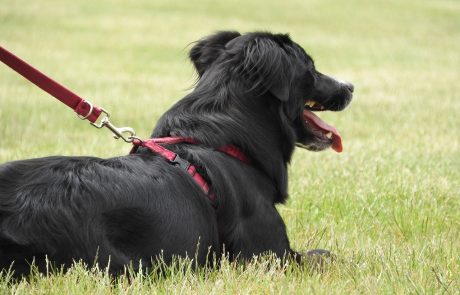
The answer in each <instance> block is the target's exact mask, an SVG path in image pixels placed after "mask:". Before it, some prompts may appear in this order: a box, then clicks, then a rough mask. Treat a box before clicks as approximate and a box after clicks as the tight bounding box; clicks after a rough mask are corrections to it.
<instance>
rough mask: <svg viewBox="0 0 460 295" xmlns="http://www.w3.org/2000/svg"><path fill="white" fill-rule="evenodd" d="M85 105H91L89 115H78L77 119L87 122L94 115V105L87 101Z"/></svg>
mask: <svg viewBox="0 0 460 295" xmlns="http://www.w3.org/2000/svg"><path fill="white" fill-rule="evenodd" d="M85 103H87V104H88V105H89V111H88V113H87V114H86V115H85V116H82V115H80V114H77V117H78V118H80V119H82V120H86V119H87V118H88V117H89V116H91V114H92V113H93V109H94V106H93V104H92V103H90V102H89V101H86V100H85Z"/></svg>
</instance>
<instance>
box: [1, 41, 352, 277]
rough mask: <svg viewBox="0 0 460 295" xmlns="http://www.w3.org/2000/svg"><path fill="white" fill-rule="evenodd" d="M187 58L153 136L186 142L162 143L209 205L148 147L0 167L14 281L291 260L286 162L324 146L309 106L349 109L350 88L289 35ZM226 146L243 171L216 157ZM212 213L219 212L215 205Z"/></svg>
mask: <svg viewBox="0 0 460 295" xmlns="http://www.w3.org/2000/svg"><path fill="white" fill-rule="evenodd" d="M190 58H191V60H192V62H193V63H194V65H195V67H196V69H197V72H198V74H199V80H198V82H197V84H196V87H195V89H194V90H193V91H192V92H191V93H190V94H189V95H187V96H186V97H185V98H183V99H182V100H180V101H179V102H178V103H176V104H175V105H174V106H173V107H172V108H171V109H170V110H169V111H167V112H166V113H165V114H164V115H163V116H162V117H161V119H160V120H159V122H158V123H157V126H156V128H155V129H154V131H153V134H152V137H164V136H184V137H193V138H194V139H196V140H197V141H198V142H200V143H201V144H199V145H190V144H176V145H171V146H167V147H168V148H169V149H171V150H173V151H175V152H177V153H178V154H179V155H180V156H181V157H183V158H185V159H187V160H188V161H190V162H191V163H193V164H194V165H195V166H197V167H198V169H199V172H200V173H201V175H203V176H204V177H205V179H206V180H207V181H208V183H209V184H210V185H211V188H212V190H213V192H214V193H215V194H216V195H217V201H216V203H215V204H211V201H210V200H209V199H208V198H207V196H206V195H205V194H204V193H203V191H202V190H201V189H200V187H199V186H197V185H196V184H195V183H194V181H193V180H192V179H191V177H190V176H189V175H188V174H187V173H186V172H184V171H183V170H181V169H180V168H178V167H176V166H173V165H171V164H170V163H168V162H167V161H166V160H164V159H163V158H162V157H160V156H157V155H154V154H152V153H150V152H149V151H147V150H145V149H139V150H138V152H137V153H136V154H132V155H127V156H122V157H116V158H110V159H100V158H95V157H48V158H40V159H32V160H23V161H16V162H10V163H6V164H3V165H1V166H0V267H1V268H9V267H10V265H11V264H12V263H13V262H14V264H13V269H14V270H15V271H16V274H17V275H20V274H25V273H27V272H28V270H29V263H30V262H31V261H32V260H33V259H35V262H36V263H37V264H38V265H39V266H40V265H41V263H43V261H44V257H45V256H47V257H48V258H49V259H50V261H52V262H53V263H54V264H56V265H58V266H59V265H64V266H69V265H70V264H71V263H72V261H73V260H79V259H82V260H83V261H85V262H87V263H89V264H91V263H93V261H95V258H96V260H97V262H99V263H100V264H101V265H103V266H104V265H107V264H108V263H109V260H110V270H111V271H112V272H114V273H116V272H119V271H120V270H122V269H123V267H124V266H125V265H127V264H130V263H133V264H134V266H135V267H136V266H137V263H138V262H139V261H140V260H142V265H143V266H145V267H148V266H149V265H150V263H151V262H152V258H153V259H155V258H157V257H158V256H159V255H162V258H163V260H165V261H166V262H170V261H171V260H172V258H173V257H174V256H176V255H177V256H182V257H184V256H188V257H191V258H195V259H196V260H197V262H198V263H199V264H201V265H202V264H204V263H205V262H206V260H207V259H211V258H212V257H211V256H212V255H208V254H216V256H217V257H218V256H220V255H221V254H222V251H223V249H225V251H226V252H227V254H229V256H230V258H232V259H233V258H235V257H236V256H239V257H241V258H251V257H252V256H253V255H258V254H261V253H266V252H272V253H275V254H276V255H278V256H283V255H286V254H292V253H294V252H293V251H292V250H291V248H290V246H289V240H288V237H287V235H286V230H285V225H284V223H283V221H282V219H281V217H280V215H279V214H278V212H277V210H276V208H275V204H277V203H282V202H284V201H285V200H286V198H287V195H288V193H287V189H288V188H287V184H288V182H287V178H288V175H287V164H288V163H289V160H290V158H291V155H292V153H293V150H294V147H295V144H296V143H300V144H303V145H304V146H309V147H311V148H312V149H313V150H318V149H324V148H325V147H328V146H329V145H330V143H329V145H328V144H327V143H324V139H319V138H318V137H317V136H316V135H315V133H314V132H312V131H311V130H310V128H309V127H308V126H307V125H306V124H305V123H304V119H303V117H302V112H303V108H304V103H305V101H306V99H308V98H312V97H313V96H314V97H315V98H316V100H317V101H318V102H320V103H322V104H323V105H325V106H326V107H328V108H329V109H331V110H341V109H343V108H344V107H345V106H346V105H347V104H348V103H349V102H350V100H351V91H352V89H350V87H351V86H350V84H344V83H340V82H337V81H335V80H333V79H332V78H329V77H327V76H324V75H322V74H320V73H318V72H317V71H316V70H315V68H314V64H313V61H312V59H311V58H310V57H309V56H308V55H307V54H306V53H305V52H304V50H303V49H302V48H301V47H299V46H298V45H297V44H296V43H294V42H292V41H291V39H290V38H289V36H287V35H275V34H270V33H264V32H256V33H249V34H245V35H240V34H239V33H237V32H219V33H216V34H214V35H212V36H210V37H207V38H205V39H202V40H200V41H198V42H197V43H196V44H195V45H194V46H193V48H192V49H191V52H190ZM228 144H233V145H236V146H238V147H239V148H240V149H242V150H243V151H244V152H245V153H246V154H247V156H249V158H250V159H251V161H252V164H251V165H247V164H244V163H243V162H241V161H239V160H237V159H235V158H232V157H230V156H228V155H226V154H224V153H222V152H219V151H218V150H217V148H219V147H221V146H224V145H228ZM214 206H215V208H214Z"/></svg>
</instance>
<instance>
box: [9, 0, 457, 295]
mask: <svg viewBox="0 0 460 295" xmlns="http://www.w3.org/2000/svg"><path fill="white" fill-rule="evenodd" d="M459 28H460V3H459V2H458V1H455V0H439V1H428V0H422V1H415V0H406V1H400V0H388V1H363V0H350V1H346V2H343V1H333V0H326V1H317V0H309V1H300V0H297V1H296V0H287V1H261V0H256V1H250V2H249V1H242V0H239V1H210V0H200V1H166V0H155V1H147V0H144V1H132V2H130V1H122V0H115V1H108V0H102V1H90V0H78V1H72V2H68V1H58V0H43V1H26V0H4V1H3V2H2V5H1V9H0V44H2V45H3V46H5V47H6V48H8V49H10V50H12V51H14V52H15V53H17V54H18V55H19V56H21V57H23V58H24V59H26V60H27V61H29V62H31V63H32V64H33V65H35V66H37V67H38V68H40V69H41V70H43V71H44V72H46V73H48V74H49V75H51V76H52V77H54V78H56V79H57V80H59V81H61V82H62V83H63V84H65V85H67V86H69V87H70V88H71V89H73V90H75V91H76V92H77V93H79V94H81V95H83V96H85V97H88V98H90V100H92V101H93V102H94V103H96V104H98V105H102V106H104V107H105V108H106V109H108V110H110V111H111V112H112V114H113V120H114V122H115V124H118V125H130V126H132V127H134V128H135V129H136V130H137V131H138V133H139V135H140V136H142V137H145V136H147V135H148V134H149V133H150V131H151V129H152V128H153V126H154V124H155V122H156V120H157V119H158V117H159V116H160V115H161V114H162V113H163V112H164V111H165V110H166V109H167V108H168V107H169V106H171V105H172V103H174V102H175V101H176V100H178V99H180V98H181V97H182V96H184V95H185V94H186V93H187V92H188V91H189V89H190V86H191V85H192V84H193V81H194V78H195V76H194V73H193V69H192V67H191V65H190V63H189V62H188V61H187V59H186V54H187V49H188V47H187V45H188V44H189V43H190V42H192V41H194V40H197V39H199V38H201V37H202V36H204V35H207V34H209V33H211V32H213V31H216V30H222V29H236V30H240V31H251V30H255V29H262V30H270V31H275V32H289V33H290V34H291V36H292V38H293V39H294V40H296V41H297V42H298V43H299V44H301V45H302V46H303V47H304V48H306V50H307V51H308V52H309V53H311V54H312V55H313V56H314V57H315V60H316V64H317V66H318V68H319V69H320V70H322V71H323V72H325V73H329V74H333V75H336V76H340V77H343V78H345V79H347V80H350V81H352V82H353V83H354V84H355V87H356V94H355V99H354V102H353V103H352V105H351V106H350V108H349V109H348V110H346V111H345V112H343V113H328V114H324V115H322V117H324V118H326V120H327V121H329V122H331V123H333V124H334V125H335V126H337V127H338V129H339V130H340V131H341V133H342V136H343V139H344V148H345V151H344V152H343V153H342V154H336V153H333V152H331V151H326V152H322V153H311V152H306V151H302V150H298V151H296V153H295V157H294V159H293V161H292V165H291V167H290V195H291V197H290V199H289V202H288V203H287V204H286V205H283V206H279V207H278V209H279V210H280V212H281V213H282V215H283V217H284V220H285V221H286V225H287V228H288V232H289V236H290V239H291V242H292V245H293V247H294V248H295V249H311V248H316V247H320V248H327V249H331V250H332V251H334V253H336V254H337V256H338V259H337V261H336V262H335V263H333V264H332V265H330V267H329V268H328V269H327V270H326V271H325V272H324V273H322V274H318V273H308V272H307V271H305V270H302V269H299V268H296V267H295V266H285V267H281V268H279V267H275V265H274V264H273V263H272V264H270V263H268V262H270V258H260V259H259V260H258V261H256V262H254V263H252V264H250V265H247V266H246V267H242V266H240V265H234V264H231V263H228V262H227V261H224V263H223V265H222V266H221V267H220V268H218V269H215V270H213V271H208V272H206V271H198V272H193V271H190V263H187V262H180V263H179V266H178V267H176V268H171V269H170V270H171V274H170V275H168V276H166V277H155V276H140V275H139V274H131V275H127V276H124V277H121V278H120V279H118V280H111V279H110V278H109V277H108V276H107V275H105V272H104V270H98V269H90V270H87V269H86V268H84V267H83V266H82V265H76V266H75V267H74V268H73V269H72V271H71V272H69V273H67V274H56V275H53V276H41V275H38V274H36V275H33V276H32V277H31V278H30V279H29V280H28V281H26V280H23V281H21V282H11V281H10V280H9V279H8V276H6V275H3V277H2V279H0V290H1V293H5V294H6V293H10V294H113V293H118V294H127V293H129V294H143V293H168V294H169V293H195V294H203V293H210V294H221V293H226V294H234V293H238V294H240V293H241V294H252V293H260V294H265V293H319V294H333V293H336V294H343V293H351V294H361V293H368V294H374V293H398V294H407V293H411V294H414V293H415V294H423V293H436V294H438V293H439V294H444V293H446V294H455V293H456V294H458V293H460V242H459V238H458V237H459V236H460V146H459V143H460V140H459V138H460V137H459V134H460V120H459V118H458V114H460V100H459V93H460V84H459V82H458V81H460V71H459V65H460V54H459V52H460V43H459V42H458V41H457V40H460V30H459ZM178 85H179V86H178ZM0 126H1V127H0V162H5V161H11V160H15V159H22V158H31V157H40V156H47V155H53V154H61V155H96V156H100V157H110V156H115V155H122V154H125V153H126V152H127V151H128V150H129V146H128V145H126V144H124V143H122V142H120V141H114V140H112V139H111V138H110V136H109V134H108V132H105V131H98V130H95V129H94V128H92V127H91V126H89V125H88V124H87V123H85V122H82V121H80V120H77V119H76V117H75V116H74V115H73V113H72V112H71V111H70V110H68V109H67V108H66V107H64V106H63V105H60V104H59V103H57V102H56V101H55V100H54V99H53V98H51V97H50V96H49V95H47V94H45V93H43V92H42V91H41V90H39V89H38V88H36V87H34V86H31V85H30V84H29V83H28V82H26V81H25V80H24V79H22V78H21V77H19V76H18V75H17V74H15V73H13V72H12V71H11V70H10V69H8V68H6V66H3V65H0ZM272 260H273V259H272ZM130 277H131V278H130Z"/></svg>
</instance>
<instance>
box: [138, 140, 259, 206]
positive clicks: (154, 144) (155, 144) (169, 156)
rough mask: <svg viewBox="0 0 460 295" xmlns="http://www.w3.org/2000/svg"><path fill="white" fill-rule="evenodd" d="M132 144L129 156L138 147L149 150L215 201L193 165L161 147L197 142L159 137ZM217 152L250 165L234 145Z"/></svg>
mask: <svg viewBox="0 0 460 295" xmlns="http://www.w3.org/2000/svg"><path fill="white" fill-rule="evenodd" d="M132 143H133V145H134V146H133V148H132V149H131V152H130V154H133V153H135V152H136V150H137V149H138V147H140V146H142V147H145V148H147V149H149V150H150V151H151V152H153V153H155V154H158V155H160V156H162V157H163V158H165V159H166V160H167V161H168V162H170V163H171V164H173V165H175V166H178V167H179V168H181V169H182V170H184V171H186V172H187V173H188V174H189V175H190V176H191V177H192V178H193V180H194V181H195V182H196V183H197V184H198V186H199V187H200V188H201V189H202V190H203V192H204V193H205V194H206V195H207V196H208V198H209V199H210V200H211V201H215V200H216V199H217V197H216V195H215V194H214V193H213V192H212V191H211V189H210V187H209V184H208V183H207V182H206V180H204V178H203V177H202V176H201V175H200V174H199V173H198V172H197V169H196V167H195V166H194V165H193V164H191V163H190V162H188V161H187V160H185V159H183V158H181V157H180V156H179V155H178V154H176V153H174V152H173V151H170V150H168V149H167V148H165V147H163V146H161V144H177V143H191V144H198V142H197V141H196V140H195V139H193V138H189V137H161V138H150V139H147V140H140V139H134V140H133V142H132ZM218 150H219V151H221V152H223V153H226V154H227V155H229V156H231V157H233V158H236V159H238V160H240V161H242V162H244V163H246V164H249V163H250V161H249V158H248V157H247V156H246V155H245V154H244V153H243V152H242V151H241V150H240V149H239V148H237V147H236V146H234V145H227V146H224V147H222V148H220V149H218Z"/></svg>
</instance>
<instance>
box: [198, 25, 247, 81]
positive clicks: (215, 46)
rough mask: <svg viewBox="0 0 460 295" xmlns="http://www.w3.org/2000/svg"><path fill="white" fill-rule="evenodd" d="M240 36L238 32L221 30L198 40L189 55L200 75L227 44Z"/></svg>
mask: <svg viewBox="0 0 460 295" xmlns="http://www.w3.org/2000/svg"><path fill="white" fill-rule="evenodd" d="M238 36H241V34H240V33H238V32H233V31H221V32H217V33H215V34H214V35H211V36H208V37H205V38H203V39H201V40H199V41H197V42H196V44H195V45H194V46H193V47H192V49H191V50H190V53H189V57H190V59H191V60H192V62H193V65H194V66H195V69H196V71H197V72H198V75H199V76H200V77H201V76H202V75H203V73H204V72H205V71H206V70H207V69H208V68H209V66H211V64H212V63H213V62H214V61H215V60H216V59H217V58H218V57H219V55H220V54H221V53H222V52H223V50H224V49H225V44H227V43H228V42H229V41H230V40H232V39H234V38H236V37H238Z"/></svg>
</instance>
